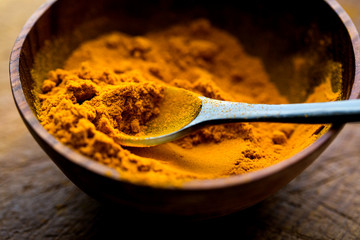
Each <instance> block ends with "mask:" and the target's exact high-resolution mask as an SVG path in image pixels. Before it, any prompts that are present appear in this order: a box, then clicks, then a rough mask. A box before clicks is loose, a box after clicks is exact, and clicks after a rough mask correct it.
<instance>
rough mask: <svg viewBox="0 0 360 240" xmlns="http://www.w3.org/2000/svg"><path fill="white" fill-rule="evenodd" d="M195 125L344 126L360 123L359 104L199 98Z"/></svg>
mask: <svg viewBox="0 0 360 240" xmlns="http://www.w3.org/2000/svg"><path fill="white" fill-rule="evenodd" d="M200 99H201V100H202V109H201V111H200V113H199V115H198V117H197V118H196V119H195V120H194V122H193V124H194V125H195V124H198V123H203V122H211V123H225V122H239V121H243V122H245V121H246V122H287V123H345V122H357V121H360V100H343V101H334V102H320V103H297V104H248V103H238V102H227V101H219V100H214V99H209V98H205V97H200Z"/></svg>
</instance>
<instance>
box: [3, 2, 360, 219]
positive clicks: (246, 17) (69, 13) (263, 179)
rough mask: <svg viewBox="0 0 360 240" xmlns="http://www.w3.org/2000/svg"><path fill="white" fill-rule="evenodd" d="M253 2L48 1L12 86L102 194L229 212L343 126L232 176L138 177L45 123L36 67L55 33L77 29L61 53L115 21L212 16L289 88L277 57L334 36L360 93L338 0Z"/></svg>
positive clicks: (174, 209) (173, 208)
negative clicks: (130, 178) (73, 144)
mask: <svg viewBox="0 0 360 240" xmlns="http://www.w3.org/2000/svg"><path fill="white" fill-rule="evenodd" d="M251 2H252V1H246V3H244V2H240V1H238V2H237V1H231V2H230V1H220V2H216V4H214V3H209V2H206V1H186V0H172V1H155V2H153V1H140V0H132V1H127V0H123V1H116V0H105V1H95V0H93V1H89V0H78V1H72V0H58V1H48V2H47V3H45V4H44V5H42V6H41V7H40V8H39V9H38V10H37V11H36V12H35V13H34V14H33V16H32V17H31V18H30V19H29V20H28V22H27V23H26V25H25V26H24V28H23V29H22V31H21V33H20V35H19V37H18V38H17V40H16V43H15V45H14V48H13V51H12V54H11V60H10V73H11V76H10V79H11V87H12V91H13V96H14V99H15V103H16V105H17V108H18V110H19V112H20V115H21V117H22V118H23V120H24V122H25V124H26V126H27V127H28V129H29V131H30V132H31V134H32V135H33V136H34V138H35V139H36V141H37V142H38V143H39V144H40V146H41V147H42V148H43V149H44V150H45V151H46V152H47V154H48V155H49V156H50V157H51V159H52V160H53V161H54V162H55V163H56V164H57V166H58V167H59V168H60V169H61V170H62V171H63V172H64V173H65V175H66V176H67V177H68V178H69V179H70V180H71V181H73V182H74V183H75V184H76V185H77V186H78V187H79V188H80V189H82V190H83V191H84V192H86V193H88V194H89V195H90V196H93V197H94V198H96V199H98V200H100V201H103V202H106V203H111V204H114V205H117V206H124V207H125V208H127V209H132V210H134V211H135V210H136V211H140V212H145V213H150V214H152V213H154V214H155V213H156V214H161V215H166V216H176V217H185V218H207V217H215V216H221V215H225V214H229V213H233V212H235V211H239V210H241V209H244V208H247V207H249V206H252V205H254V204H256V203H258V202H260V201H262V200H263V199H265V198H266V197H268V196H269V195H271V194H273V193H275V192H276V191H278V190H279V189H280V188H281V187H283V186H284V185H286V184H287V183H288V182H290V181H291V180H292V179H293V178H294V177H296V176H297V175H298V174H300V173H301V172H302V171H303V170H304V169H305V168H306V167H307V166H309V164H311V163H312V162H313V161H314V160H315V159H316V158H317V157H318V156H319V154H320V153H321V152H322V151H323V150H324V149H325V148H326V147H327V146H328V144H329V143H330V142H331V141H332V140H333V139H334V138H335V136H336V135H337V134H338V133H339V131H340V130H341V128H342V126H341V125H336V126H332V127H331V129H330V130H329V131H328V132H326V133H325V134H324V135H322V136H321V137H320V138H319V139H318V140H317V141H316V142H314V143H313V144H312V145H311V146H309V147H307V148H306V149H305V150H303V151H301V152H300V153H298V154H296V155H295V156H293V157H291V158H289V159H287V160H285V161H282V162H280V163H278V164H275V165H273V166H270V167H268V168H265V169H263V170H259V171H256V172H252V173H248V174H244V175H239V176H232V177H229V178H227V179H214V180H206V181H205V180H204V181H197V182H189V183H188V184H186V185H185V186H184V187H183V188H181V189H177V188H171V187H162V188H160V187H149V186H142V185H135V184H131V183H129V182H126V181H123V180H122V179H121V176H119V174H118V173H117V172H116V171H115V170H113V169H110V168H108V167H106V166H103V165H100V164H98V163H96V162H95V161H93V160H91V159H89V158H87V157H84V156H82V155H80V154H78V153H76V152H74V151H72V150H71V149H69V148H68V147H66V146H64V145H63V144H62V143H60V142H58V141H57V140H56V139H55V138H54V137H53V136H51V135H50V134H49V133H48V132H47V131H46V130H45V129H44V128H43V127H42V126H41V125H40V123H39V121H38V119H37V117H36V115H35V113H34V96H33V92H32V89H33V88H34V79H33V78H32V75H31V69H32V68H33V67H34V58H35V57H36V54H37V53H38V52H39V51H40V50H41V49H42V48H43V47H45V46H46V42H47V41H49V40H54V39H58V38H62V39H67V40H64V41H60V42H59V43H58V46H57V47H56V48H53V51H54V54H58V55H63V56H64V57H66V56H67V55H68V54H69V53H70V52H71V50H73V49H74V48H75V47H76V46H78V44H79V43H80V42H81V41H84V40H86V39H90V38H93V37H95V36H97V35H99V34H102V33H105V32H108V31H111V30H120V31H123V32H127V33H129V34H141V33H144V32H146V31H149V30H153V29H157V28H162V27H166V26H168V25H171V24H174V23H176V22H178V21H183V20H189V19H193V18H198V17H206V18H209V19H210V20H211V22H212V23H213V24H215V25H216V26H219V27H221V28H223V29H226V30H227V31H229V32H231V33H232V34H234V35H236V36H237V37H238V38H239V40H240V41H241V42H242V43H243V45H244V46H245V49H246V50H247V51H248V52H249V53H251V54H253V55H256V56H258V57H261V58H262V59H263V61H264V64H265V67H266V69H267V70H268V72H269V74H270V76H271V78H272V79H274V82H275V83H276V84H278V86H279V88H280V90H284V89H287V88H288V86H290V85H291V84H293V82H292V81H289V80H288V81H285V79H281V77H279V76H278V75H277V73H278V72H279V69H278V68H277V66H279V65H280V64H282V63H284V62H286V57H287V56H291V55H294V54H297V53H299V52H304V51H308V50H309V49H310V50H312V51H316V49H317V46H318V45H317V44H319V42H321V40H322V39H325V38H326V39H330V40H331V41H330V42H331V44H330V45H329V46H328V47H327V48H326V49H325V51H324V52H323V53H322V58H323V59H327V60H329V59H330V60H334V61H337V62H340V63H341V64H342V65H343V69H344V71H343V73H342V77H343V83H342V88H343V89H342V90H343V92H344V96H343V98H344V99H355V98H357V97H358V95H359V92H360V80H359V70H360V69H359V50H360V45H359V36H358V33H357V31H356V29H355V27H354V24H353V23H352V21H351V20H350V18H349V17H348V15H347V14H346V13H345V11H344V10H343V9H342V8H341V6H340V5H339V4H338V3H337V2H336V1H333V0H327V1H313V2H311V6H309V3H308V2H307V1H295V2H292V4H291V5H288V4H283V3H280V2H279V3H277V2H276V1H254V3H251ZM274 2H275V3H274ZM89 26H91V27H89ZM66 36H72V37H68V38H67V37H66ZM74 36H76V37H74ZM61 64H62V62H61V61H52V60H51V58H50V59H48V61H47V66H48V68H49V69H45V70H44V71H47V70H50V69H51V68H54V67H57V66H58V67H59V66H61ZM317 64H321V62H318V63H317ZM285 65H286V64H282V66H283V67H284V66H285ZM284 68H286V66H285V67H284ZM284 76H286V74H285V75H284ZM275 79H279V81H276V80H275ZM302 84H303V85H304V86H306V87H307V89H311V88H312V87H313V86H314V85H315V84H314V83H312V82H309V81H307V82H303V83H302ZM283 92H284V93H286V91H283ZM289 97H290V99H291V98H293V99H292V101H301V99H296V98H294V96H293V95H292V96H291V95H290V96H289Z"/></svg>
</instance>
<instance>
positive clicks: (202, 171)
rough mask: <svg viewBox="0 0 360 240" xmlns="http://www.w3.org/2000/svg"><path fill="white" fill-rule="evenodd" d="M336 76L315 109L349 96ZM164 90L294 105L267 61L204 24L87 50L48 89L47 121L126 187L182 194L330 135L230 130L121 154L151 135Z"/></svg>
mask: <svg viewBox="0 0 360 240" xmlns="http://www.w3.org/2000/svg"><path fill="white" fill-rule="evenodd" d="M299 62H302V61H300V60H296V59H295V60H294V64H297V63H299ZM334 66H335V68H336V70H338V71H341V66H340V65H336V64H335V65H334ZM297 67H299V66H297ZM34 71H35V72H36V69H34ZM331 77H332V76H331V74H329V75H328V76H326V77H325V79H323V82H324V83H323V84H322V85H321V86H319V87H318V88H317V89H315V91H314V93H313V94H312V95H311V96H310V97H309V101H324V100H325V101H332V100H336V99H338V98H339V97H340V90H338V91H336V92H334V91H333V90H332V89H331ZM165 86H175V87H179V88H184V89H187V90H190V91H192V92H194V93H196V94H200V95H203V96H205V97H210V98H215V99H219V100H229V101H241V102H247V103H268V104H272V103H276V104H281V103H288V100H287V99H286V98H285V97H284V96H282V95H281V94H280V93H279V91H278V89H277V88H276V86H275V85H274V84H273V83H271V81H270V79H269V76H268V75H267V73H266V71H265V69H264V66H263V64H262V62H261V60H260V59H258V58H256V57H253V56H250V55H248V54H247V53H246V52H245V50H244V49H243V47H242V46H241V44H240V43H239V42H238V40H237V39H236V38H235V37H233V36H232V35H230V34H229V33H227V32H225V31H223V30H221V29H218V28H216V27H214V26H212V25H211V23H210V22H209V21H207V20H206V19H199V20H196V21H193V22H190V23H188V24H179V25H174V26H172V27H170V28H168V29H164V30H161V31H156V32H149V33H147V34H145V35H143V36H130V35H127V34H125V33H121V32H113V33H109V34H106V35H103V36H99V37H98V38H97V39H93V40H89V41H87V42H84V43H83V44H82V45H80V46H79V47H78V48H77V49H76V50H75V51H73V53H72V54H71V56H70V57H68V59H67V60H66V62H65V64H64V66H63V68H62V69H53V70H52V71H50V72H49V74H48V77H47V79H45V80H44V81H41V91H40V92H39V93H38V97H39V104H38V105H37V113H38V118H39V120H40V122H41V123H42V125H43V126H44V128H45V129H46V130H48V131H49V132H50V133H51V134H53V135H54V136H55V137H56V138H57V139H59V141H61V142H62V143H64V144H66V145H67V146H69V147H71V148H73V149H74V150H76V151H78V152H80V153H82V154H84V155H85V156H88V157H90V158H92V159H94V160H95V161H98V162H100V163H102V164H105V165H107V166H110V167H112V168H114V169H116V170H118V171H119V172H120V174H121V176H122V178H123V179H124V180H126V181H129V182H133V183H137V184H144V185H152V186H177V187H181V186H182V184H184V183H186V182H187V181H191V180H197V179H200V180H201V179H213V178H221V177H228V176H231V175H237V174H243V173H246V172H251V171H256V170H259V169H262V168H265V167H267V166H270V165H272V164H275V163H278V162H279V161H282V160H284V159H286V158H288V157H290V156H292V155H294V154H296V153H298V152H299V151H301V150H302V149H304V148H305V147H307V146H308V145H310V144H311V143H312V142H314V141H315V140H316V139H317V137H318V136H319V135H321V133H322V132H324V131H326V130H327V128H328V126H327V125H300V124H298V125H296V124H281V123H231V124H223V125H216V126H210V127H206V128H203V129H201V130H199V131H197V132H195V133H192V134H190V135H188V136H186V137H184V138H182V139H179V140H177V141H174V142H171V143H167V144H163V145H159V146H156V147H150V148H130V147H123V146H121V145H120V144H119V137H120V136H121V134H122V133H126V134H131V135H137V134H143V133H144V132H146V128H147V127H148V126H147V123H149V122H151V121H152V120H153V119H156V116H158V115H159V106H160V105H161V104H162V103H163V102H164V101H165V100H166V98H165V97H164V96H165V95H164V87H165ZM324 86H325V87H327V89H325V90H324V89H321V88H324ZM178 101H183V100H181V99H178ZM159 124H161V122H160V123H159Z"/></svg>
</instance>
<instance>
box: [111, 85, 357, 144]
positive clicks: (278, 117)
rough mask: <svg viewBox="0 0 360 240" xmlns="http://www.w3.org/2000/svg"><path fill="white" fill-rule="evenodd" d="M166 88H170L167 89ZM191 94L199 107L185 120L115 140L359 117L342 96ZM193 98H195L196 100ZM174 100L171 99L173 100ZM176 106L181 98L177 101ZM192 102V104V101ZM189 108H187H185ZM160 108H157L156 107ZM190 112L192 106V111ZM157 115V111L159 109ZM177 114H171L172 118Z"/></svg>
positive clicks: (157, 139)
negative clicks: (258, 100)
mask: <svg viewBox="0 0 360 240" xmlns="http://www.w3.org/2000/svg"><path fill="white" fill-rule="evenodd" d="M169 89H170V90H169ZM169 89H168V91H167V95H168V96H167V97H170V96H171V95H173V94H181V93H184V94H188V95H189V91H186V90H183V89H179V88H169ZM192 96H193V98H198V99H200V100H201V102H200V101H199V102H200V104H199V105H198V106H197V107H198V108H199V109H198V110H197V109H195V111H197V115H196V114H195V115H194V116H193V118H192V121H190V122H189V123H188V124H186V125H185V126H183V127H179V128H178V129H176V130H174V128H170V129H171V130H169V131H168V132H166V131H165V132H162V134H153V132H156V130H155V131H153V132H149V133H147V134H146V135H144V136H131V135H126V134H124V135H122V136H121V137H120V138H119V139H118V141H119V142H120V144H122V145H125V146H134V147H148V146H155V145H159V144H163V143H167V142H170V141H174V140H176V139H178V138H181V137H183V136H185V135H187V134H189V133H191V132H194V131H196V130H198V129H199V128H202V127H204V126H207V125H214V124H222V123H230V122H283V123H312V124H314V123H346V122H357V121H360V100H343V101H334V102H320V103H298V104H248V103H242V102H228V101H220V100H215V99H210V98H206V97H203V96H198V95H195V94H193V95H192ZM198 99H196V100H198ZM173 104H174V103H173ZM175 104H178V107H182V106H185V105H186V103H185V102H181V101H177V103H175ZM192 106H195V107H196V105H192ZM187 109H189V108H187ZM160 112H161V108H160ZM192 112H194V110H193V111H192ZM160 115H161V113H160ZM176 120H177V118H174V121H176Z"/></svg>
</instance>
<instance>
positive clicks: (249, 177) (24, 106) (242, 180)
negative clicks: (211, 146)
mask: <svg viewBox="0 0 360 240" xmlns="http://www.w3.org/2000/svg"><path fill="white" fill-rule="evenodd" d="M56 2H58V0H49V1H47V2H45V3H43V4H42V5H41V6H40V7H39V8H38V9H37V10H36V11H35V12H34V13H33V14H32V15H31V17H30V18H29V19H28V20H27V22H26V23H25V25H24V27H23V28H22V30H21V31H20V33H19V35H18V37H17V39H16V41H15V44H14V45H13V49H12V52H11V55H10V61H9V72H10V74H9V75H10V84H11V90H12V94H13V98H14V101H15V105H16V107H17V109H18V111H19V113H20V115H21V117H22V119H23V121H24V122H25V124H26V125H27V127H28V128H29V127H31V129H32V130H33V131H34V132H35V133H36V134H37V135H38V136H39V137H40V138H41V139H42V140H43V141H45V142H46V144H48V145H49V146H51V147H52V148H53V149H54V150H55V151H56V152H58V153H59V154H60V155H62V156H63V157H64V158H65V159H66V160H68V161H71V162H73V163H75V164H77V165H79V166H80V167H83V168H86V169H87V170H89V171H91V172H93V173H95V174H98V175H102V176H104V177H107V178H110V179H112V180H116V181H120V182H124V183H129V184H132V185H138V186H141V187H149V188H156V189H164V190H174V189H176V190H207V189H215V188H225V187H232V186H235V185H236V186H240V185H244V184H247V183H249V182H254V181H258V180H260V179H262V178H267V177H269V176H271V175H273V174H275V173H277V172H280V171H283V170H285V169H286V168H288V167H290V166H292V165H295V164H296V163H298V162H301V161H302V160H303V159H304V158H305V157H306V156H307V155H308V154H309V153H312V152H314V151H315V150H316V149H318V148H319V147H320V146H322V145H325V144H326V143H329V142H330V141H331V140H332V138H333V137H334V136H336V134H337V133H338V132H340V130H341V129H342V127H343V126H344V125H345V124H341V125H332V126H331V127H330V129H329V130H328V131H327V132H325V133H324V134H323V135H322V136H321V137H319V138H318V139H317V140H316V141H315V142H314V143H312V144H311V145H310V146H308V147H306V148H305V149H303V150H302V151H300V152H299V153H297V154H295V155H293V156H291V157H289V158H287V159H284V160H283V161H280V162H279V163H276V164H273V165H271V166H269V167H266V168H263V169H260V170H257V171H254V172H249V173H245V174H241V175H235V176H229V177H226V178H216V179H207V180H193V181H189V182H185V183H184V184H183V185H182V186H181V187H180V188H178V187H174V186H152V185H147V184H142V183H133V182H131V181H128V180H126V179H122V177H121V174H120V173H119V172H117V171H116V170H115V169H113V168H110V167H108V166H105V165H103V164H101V163H98V162H96V161H94V160H92V159H91V158H89V157H86V156H84V155H82V154H80V153H78V152H76V151H74V150H72V149H71V148H69V147H68V146H66V145H64V144H63V143H61V142H59V141H58V140H57V139H56V138H55V137H53V136H52V135H51V134H50V133H49V132H48V131H47V130H45V128H43V126H42V125H41V123H40V122H39V120H38V119H37V118H36V116H35V114H34V113H33V112H32V110H31V108H30V106H29V104H28V103H27V101H26V98H25V94H24V92H23V89H22V86H21V81H20V72H19V71H20V70H19V63H20V53H21V49H22V46H23V44H24V42H25V39H26V37H27V36H28V34H29V32H30V31H31V29H32V27H33V26H34V25H35V24H36V22H37V20H39V18H40V17H41V16H42V15H43V14H44V13H45V12H46V11H47V10H49V9H50V8H51V7H52V6H53V5H54V3H56ZM324 2H325V3H327V4H328V5H329V6H330V8H332V9H333V11H334V12H335V13H336V14H337V16H338V17H339V18H340V20H341V21H342V23H343V24H344V27H345V28H346V29H347V31H348V33H349V36H350V38H351V43H352V49H353V53H354V61H355V73H354V82H353V85H352V89H351V92H350V95H349V99H356V98H358V96H359V93H360V58H359V57H360V37H359V34H358V31H357V29H356V27H355V25H354V23H353V22H352V20H351V18H350V17H349V15H348V14H347V13H346V11H345V10H344V9H343V8H342V6H341V5H340V4H339V3H338V2H337V1H336V0H325V1H324Z"/></svg>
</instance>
